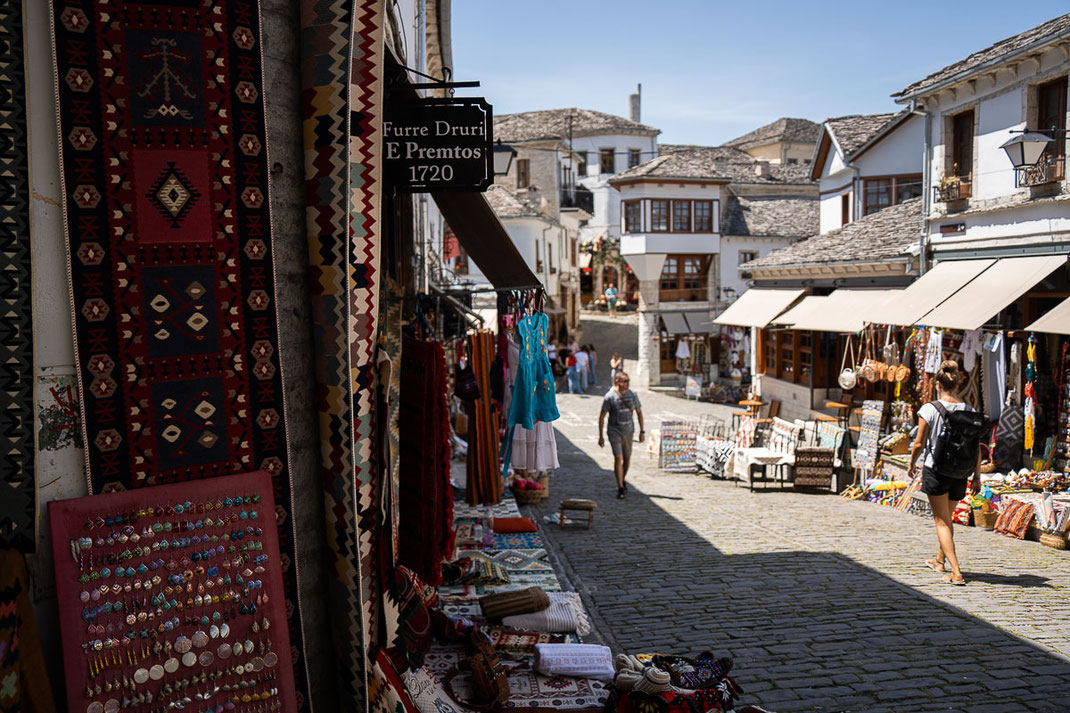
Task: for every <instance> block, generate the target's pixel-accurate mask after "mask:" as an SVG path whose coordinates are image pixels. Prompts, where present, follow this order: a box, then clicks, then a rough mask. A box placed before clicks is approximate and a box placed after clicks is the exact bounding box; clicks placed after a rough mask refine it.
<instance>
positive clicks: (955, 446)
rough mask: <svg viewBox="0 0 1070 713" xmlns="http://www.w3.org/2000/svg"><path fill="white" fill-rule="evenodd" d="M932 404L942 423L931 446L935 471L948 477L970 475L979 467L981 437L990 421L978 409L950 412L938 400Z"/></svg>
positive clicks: (967, 476)
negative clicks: (978, 455) (978, 457)
mask: <svg viewBox="0 0 1070 713" xmlns="http://www.w3.org/2000/svg"><path fill="white" fill-rule="evenodd" d="M932 404H933V406H935V407H936V410H937V411H939V412H940V416H941V418H942V422H943V426H942V428H941V429H940V433H939V434H938V435H937V436H936V441H935V444H934V445H933V449H932V453H933V470H934V471H936V473H937V474H938V475H942V476H945V477H948V478H955V479H957V480H963V479H965V478H969V477H970V476H971V475H973V472H974V470H975V469H976V468H977V453H978V449H979V448H980V446H981V436H982V435H983V434H984V431H985V429H986V428H989V427H990V426H991V424H989V423H988V419H986V418H985V417H984V415H982V414H980V413H978V412H976V411H967V410H965V409H963V410H961V411H948V410H947V409H946V408H944V405H943V404H942V403H940V402H939V401H933V402H932Z"/></svg>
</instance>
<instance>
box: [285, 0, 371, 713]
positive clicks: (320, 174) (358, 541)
mask: <svg viewBox="0 0 1070 713" xmlns="http://www.w3.org/2000/svg"><path fill="white" fill-rule="evenodd" d="M300 4H301V42H302V47H301V60H302V69H303V73H302V87H301V102H302V106H301V109H302V116H303V121H304V140H305V146H304V148H305V155H304V158H305V166H304V169H305V196H306V200H305V212H306V215H305V225H306V226H307V229H308V253H309V270H310V279H309V285H310V288H311V291H312V314H313V319H314V320H315V324H314V325H313V326H314V329H313V335H314V336H313V346H314V348H315V351H316V357H315V358H316V369H315V373H316V379H317V388H318V393H319V398H318V399H317V404H316V406H317V409H318V411H319V423H320V443H322V444H324V446H325V447H324V448H323V449H322V456H321V474H322V482H323V484H324V487H323V497H324V504H325V514H326V538H327V551H328V578H329V581H328V592H329V594H330V599H329V602H328V605H329V607H330V619H331V631H332V635H333V638H334V649H335V656H334V659H335V665H336V671H335V674H336V675H335V679H334V682H335V686H336V692H337V695H338V707H339V708H340V709H342V710H349V711H363V710H365V709H366V708H367V697H366V690H367V683H368V673H367V671H368V648H369V645H370V642H371V637H372V631H373V628H374V625H375V622H376V619H377V612H376V610H375V605H376V603H377V602H378V597H379V589H380V587H379V582H378V581H377V579H376V571H377V569H378V565H379V562H378V561H377V559H376V555H377V552H376V543H377V542H378V541H379V534H380V530H379V528H380V527H381V526H382V522H381V520H380V519H378V518H377V517H376V511H377V509H378V505H379V502H378V500H377V499H376V476H377V473H378V468H379V465H380V464H378V463H377V459H376V457H375V456H376V450H377V448H376V442H375V439H374V434H375V424H374V413H375V390H374V387H375V359H374V356H375V334H376V329H377V321H378V307H379V287H380V283H381V279H380V267H379V247H380V244H381V243H382V241H383V237H382V234H381V232H382V231H381V224H380V205H381V200H382V155H381V146H382V141H381V130H382V104H383V71H384V45H383V34H384V28H383V21H384V16H385V14H384V9H385V6H386V3H385V0H348V1H346V2H342V1H341V0H335V1H334V2H331V1H330V0H326V1H325V0H301V3H300ZM328 444H329V445H328Z"/></svg>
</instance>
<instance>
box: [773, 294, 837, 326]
mask: <svg viewBox="0 0 1070 713" xmlns="http://www.w3.org/2000/svg"><path fill="white" fill-rule="evenodd" d="M828 299H829V298H828V297H818V296H817V295H807V296H806V297H803V298H802V299H801V300H799V301H798V302H797V303H796V304H795V306H794V307H792V308H791V309H789V310H788V311H787V312H783V313H781V314H779V315H777V316H776V317H774V318H773V320H772V322H770V324H782V325H784V326H788V327H790V326H791V325H793V324H795V323H796V322H798V321H800V320H803V319H807V318H808V317H810V315H812V314H813V313H815V312H817V311H819V310H821V309H822V308H823V307H824V305H825V303H826V302H828Z"/></svg>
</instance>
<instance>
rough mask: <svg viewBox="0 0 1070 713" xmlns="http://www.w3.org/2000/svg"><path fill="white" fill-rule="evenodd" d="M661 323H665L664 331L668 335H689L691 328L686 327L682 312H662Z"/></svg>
mask: <svg viewBox="0 0 1070 713" xmlns="http://www.w3.org/2000/svg"><path fill="white" fill-rule="evenodd" d="M660 316H661V321H662V322H664V323H665V330H666V331H667V332H668V333H669V334H690V333H691V328H690V327H688V326H687V320H686V319H684V315H683V312H662V313H661V315H660Z"/></svg>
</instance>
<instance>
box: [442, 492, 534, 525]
mask: <svg viewBox="0 0 1070 713" xmlns="http://www.w3.org/2000/svg"><path fill="white" fill-rule="evenodd" d="M487 507H488V506H486V505H469V504H468V503H466V502H465V501H464V500H454V501H453V519H454V521H455V522H464V521H465V520H468V519H478V518H481V517H483V515H484V514H485V511H486V508H487ZM489 507H490V514H491V517H520V508H518V507H517V505H516V500H515V499H514V498H513V496H512V495H506V496H505V497H504V498H503V499H502V501H501V502H500V503H498V504H497V505H491V506H489Z"/></svg>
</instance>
